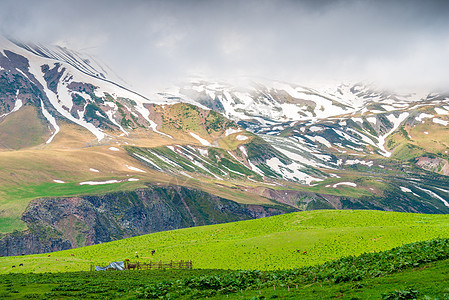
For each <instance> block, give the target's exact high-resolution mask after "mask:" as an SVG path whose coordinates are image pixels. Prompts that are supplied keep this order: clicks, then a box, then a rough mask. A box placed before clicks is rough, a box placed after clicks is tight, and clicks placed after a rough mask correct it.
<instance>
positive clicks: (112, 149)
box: [109, 147, 120, 151]
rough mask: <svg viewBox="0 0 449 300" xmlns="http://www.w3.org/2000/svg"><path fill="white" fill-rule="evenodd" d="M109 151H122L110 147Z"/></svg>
mask: <svg viewBox="0 0 449 300" xmlns="http://www.w3.org/2000/svg"><path fill="white" fill-rule="evenodd" d="M109 150H111V151H120V149H118V148H115V147H109Z"/></svg>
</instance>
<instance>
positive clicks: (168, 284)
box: [0, 239, 449, 299]
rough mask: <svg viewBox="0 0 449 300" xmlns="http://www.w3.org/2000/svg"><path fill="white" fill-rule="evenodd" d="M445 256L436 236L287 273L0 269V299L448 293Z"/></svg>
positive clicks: (447, 244)
mask: <svg viewBox="0 0 449 300" xmlns="http://www.w3.org/2000/svg"><path fill="white" fill-rule="evenodd" d="M448 257H449V240H448V239H437V240H432V241H426V242H418V243H413V244H408V245H405V246H401V247H397V248H395V249H392V250H388V251H385V252H381V253H372V254H370V253H367V254H363V255H361V256H358V257H353V256H352V257H351V256H350V257H345V258H343V259H340V260H336V261H332V262H329V263H326V264H323V265H318V266H314V267H304V268H299V269H292V270H287V271H268V272H260V271H227V270H153V271H123V272H120V271H106V272H72V273H43V274H35V273H31V274H7V275H0V297H5V298H13V299H30V298H32V299H48V298H56V299H73V298H89V299H92V298H102V299H110V298H120V299H136V298H150V299H151V298H152V299H195V298H196V299H204V298H211V299H228V298H230V299H274V298H282V299H335V298H341V299H415V298H418V299H447V298H448V296H449V284H448V283H447V274H448V273H449V260H448V259H447V258H448ZM407 296H408V297H407ZM410 296H414V297H410Z"/></svg>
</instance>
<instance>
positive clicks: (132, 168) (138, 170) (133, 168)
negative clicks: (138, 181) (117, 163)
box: [126, 165, 146, 173]
mask: <svg viewBox="0 0 449 300" xmlns="http://www.w3.org/2000/svg"><path fill="white" fill-rule="evenodd" d="M126 167H127V168H128V169H130V170H132V171H136V172H140V173H146V172H145V171H144V170H141V169H138V168H136V167H132V166H128V165H126Z"/></svg>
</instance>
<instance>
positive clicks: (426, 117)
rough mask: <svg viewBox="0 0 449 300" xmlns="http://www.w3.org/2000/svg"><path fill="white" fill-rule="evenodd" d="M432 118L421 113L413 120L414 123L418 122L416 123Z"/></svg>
mask: <svg viewBox="0 0 449 300" xmlns="http://www.w3.org/2000/svg"><path fill="white" fill-rule="evenodd" d="M433 117H434V116H433V115H429V114H426V113H421V114H420V115H419V116H417V117H416V118H415V119H416V121H418V122H424V121H423V120H424V119H428V118H433Z"/></svg>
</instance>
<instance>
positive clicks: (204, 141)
mask: <svg viewBox="0 0 449 300" xmlns="http://www.w3.org/2000/svg"><path fill="white" fill-rule="evenodd" d="M190 135H191V136H193V137H194V138H195V139H196V140H198V141H199V142H200V143H201V144H202V145H203V146H212V144H211V143H209V142H208V141H207V140H205V139H203V138H202V137H200V136H199V135H197V134H195V133H193V132H190Z"/></svg>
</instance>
